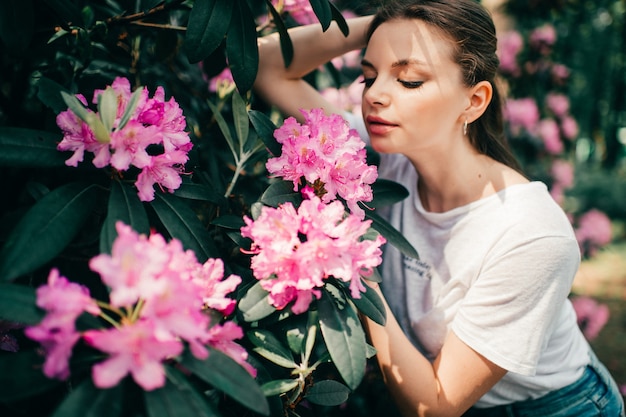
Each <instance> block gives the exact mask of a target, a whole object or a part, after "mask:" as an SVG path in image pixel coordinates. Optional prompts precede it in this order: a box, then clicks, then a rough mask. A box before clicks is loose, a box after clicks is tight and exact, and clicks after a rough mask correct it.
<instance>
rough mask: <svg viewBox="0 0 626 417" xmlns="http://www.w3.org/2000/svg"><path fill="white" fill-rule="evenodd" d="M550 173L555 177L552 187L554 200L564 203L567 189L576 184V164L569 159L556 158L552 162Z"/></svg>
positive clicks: (551, 192)
mask: <svg viewBox="0 0 626 417" xmlns="http://www.w3.org/2000/svg"><path fill="white" fill-rule="evenodd" d="M550 174H551V175H552V178H553V179H554V182H553V183H552V187H551V188H550V195H552V198H554V201H556V202H557V203H559V204H561V203H563V199H564V195H565V190H566V189H568V188H570V187H571V186H572V185H573V184H574V166H573V165H572V163H571V162H569V161H565V160H563V159H556V160H555V161H553V162H552V167H551V168H550Z"/></svg>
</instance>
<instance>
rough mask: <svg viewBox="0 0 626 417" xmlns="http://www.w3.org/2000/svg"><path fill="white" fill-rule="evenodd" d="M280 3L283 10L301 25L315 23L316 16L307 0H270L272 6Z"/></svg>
mask: <svg viewBox="0 0 626 417" xmlns="http://www.w3.org/2000/svg"><path fill="white" fill-rule="evenodd" d="M280 3H282V5H283V11H285V12H288V13H289V15H290V16H291V17H293V20H295V21H296V22H298V23H299V24H301V25H308V24H311V23H316V22H317V21H318V20H317V16H316V15H315V12H314V11H313V7H311V3H310V2H309V0H272V4H273V5H274V7H276V6H277V5H279V4H280Z"/></svg>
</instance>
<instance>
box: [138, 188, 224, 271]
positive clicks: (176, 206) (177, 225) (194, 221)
mask: <svg viewBox="0 0 626 417" xmlns="http://www.w3.org/2000/svg"><path fill="white" fill-rule="evenodd" d="M150 205H151V206H152V208H153V209H154V211H155V212H156V214H157V216H159V219H160V220H161V223H163V226H165V228H166V229H167V231H168V232H169V234H170V236H172V237H173V238H176V239H178V240H180V241H181V242H182V244H183V247H184V248H185V249H191V250H193V251H194V252H195V253H196V258H197V259H198V261H199V262H201V263H202V262H204V261H206V260H207V259H208V258H217V257H218V256H219V252H218V250H217V247H216V246H215V243H214V241H213V238H212V237H211V235H210V234H209V232H208V230H207V229H206V228H205V227H204V225H203V224H202V223H201V222H200V220H199V219H198V216H197V215H196V213H194V211H193V210H192V209H191V208H190V207H189V206H188V205H187V204H186V203H185V202H184V201H183V200H181V199H180V198H178V197H175V196H171V195H167V194H163V193H157V194H156V195H155V199H154V200H152V202H151V203H150Z"/></svg>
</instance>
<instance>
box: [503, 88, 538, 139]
mask: <svg viewBox="0 0 626 417" xmlns="http://www.w3.org/2000/svg"><path fill="white" fill-rule="evenodd" d="M504 118H505V120H507V121H508V123H509V125H510V128H511V131H512V132H513V134H514V135H517V134H519V133H520V131H521V129H525V130H526V131H528V132H533V131H534V130H535V128H536V126H537V123H538V122H539V108H538V107H537V102H536V101H535V100H534V99H533V98H530V97H527V98H520V99H509V100H507V101H506V103H505V106H504Z"/></svg>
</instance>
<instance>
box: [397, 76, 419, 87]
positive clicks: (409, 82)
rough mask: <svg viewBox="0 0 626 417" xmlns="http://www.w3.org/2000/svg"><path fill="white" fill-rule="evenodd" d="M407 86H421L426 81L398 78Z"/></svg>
mask: <svg viewBox="0 0 626 417" xmlns="http://www.w3.org/2000/svg"><path fill="white" fill-rule="evenodd" d="M397 81H398V82H399V83H400V84H402V86H403V87H405V88H420V87H421V86H422V84H424V81H404V80H401V79H399V78H398V80H397Z"/></svg>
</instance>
